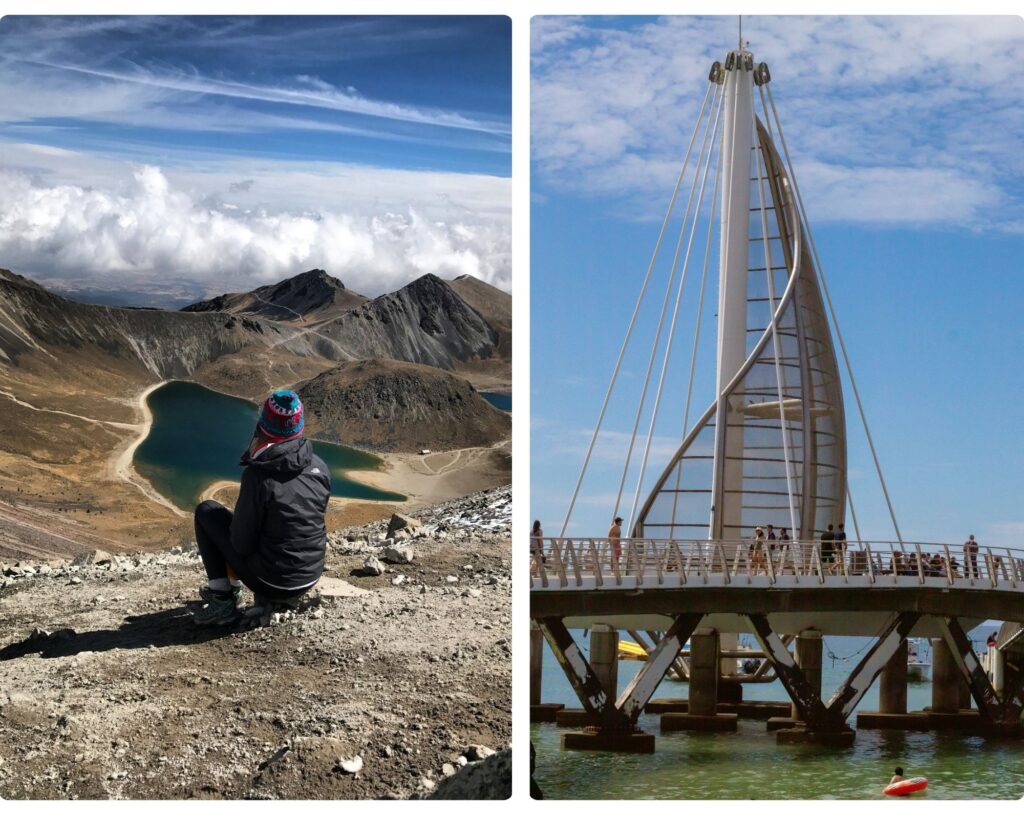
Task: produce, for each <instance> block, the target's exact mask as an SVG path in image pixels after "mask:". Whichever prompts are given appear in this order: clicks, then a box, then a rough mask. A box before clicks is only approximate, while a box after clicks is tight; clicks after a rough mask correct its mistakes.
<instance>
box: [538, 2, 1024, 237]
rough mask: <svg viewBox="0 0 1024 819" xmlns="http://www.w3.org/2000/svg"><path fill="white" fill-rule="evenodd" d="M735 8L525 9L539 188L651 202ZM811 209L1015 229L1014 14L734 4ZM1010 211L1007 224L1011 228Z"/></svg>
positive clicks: (677, 158) (1021, 111) (646, 208)
mask: <svg viewBox="0 0 1024 819" xmlns="http://www.w3.org/2000/svg"><path fill="white" fill-rule="evenodd" d="M735 24H736V21H735V18H732V17H730V18H722V17H712V18H697V17H667V18H662V19H660V20H658V21H656V22H653V23H645V24H639V25H638V24H635V23H634V22H633V21H631V20H626V21H622V22H620V21H616V20H608V19H606V18H588V19H586V20H582V19H580V18H535V20H534V24H533V48H534V53H533V66H534V77H533V85H532V95H531V97H532V103H531V104H532V121H531V127H532V130H533V139H532V147H533V159H534V162H535V163H536V168H537V170H538V171H539V173H538V177H539V179H540V180H541V184H542V191H541V192H543V190H544V189H547V190H549V191H550V190H553V189H562V190H566V191H575V192H578V193H585V194H586V195H588V196H593V195H595V194H598V195H601V196H603V197H607V198H608V199H609V200H613V201H617V202H619V203H621V202H622V200H625V201H626V202H627V204H628V210H629V211H630V212H632V213H635V214H637V215H638V216H639V217H641V218H648V217H652V216H654V215H655V214H658V215H660V213H661V212H662V209H663V208H664V205H665V204H666V202H667V196H668V192H669V191H670V189H671V185H672V183H673V181H674V179H675V176H676V174H677V173H678V167H679V163H680V162H681V160H682V154H683V152H684V151H685V148H686V144H687V141H688V140H689V136H690V133H691V131H692V128H693V125H694V122H695V119H696V117H697V113H698V111H699V108H700V104H701V100H702V99H703V96H704V91H705V89H706V86H707V82H706V78H707V73H708V68H709V66H710V64H711V62H712V61H713V60H716V59H717V60H721V59H722V58H723V57H724V54H725V52H726V51H727V50H728V48H730V47H733V44H734V43H735V36H736V35H735ZM744 35H745V36H746V37H748V38H749V39H750V40H751V49H752V51H753V52H754V55H755V59H756V60H759V61H760V60H765V61H767V62H768V64H769V66H770V67H771V72H772V77H773V82H772V89H773V93H774V95H775V97H776V100H777V104H778V107H779V115H780V117H781V119H782V123H783V126H784V128H785V131H786V137H787V141H788V143H789V147H790V150H791V152H792V153H793V158H794V162H795V165H796V170H797V175H798V180H799V182H800V183H801V187H802V191H803V193H804V196H805V198H806V199H807V200H808V207H809V210H810V215H811V217H812V219H813V220H814V221H816V222H822V221H829V220H839V221H845V222H869V223H893V222H895V223H899V224H956V225H962V226H967V227H970V228H986V227H996V228H1001V229H1006V230H1013V229H1019V224H1020V222H1021V219H1022V218H1024V203H1022V198H1021V196H1020V193H1019V191H1020V189H1021V185H1022V183H1024V165H1022V163H1021V160H1020V141H1021V136H1022V135H1024V107H1022V106H1021V99H1022V98H1024V75H1022V74H1021V72H1019V71H1012V70H1007V71H1000V72H997V73H995V74H994V73H993V66H996V65H1006V66H1010V65H1018V64H1020V63H1021V62H1022V57H1024V20H1021V19H1020V18H1015V17H981V16H974V17H970V16H967V17H848V18H837V17H822V18H815V17H749V18H744ZM1015 226H1016V228H1015Z"/></svg>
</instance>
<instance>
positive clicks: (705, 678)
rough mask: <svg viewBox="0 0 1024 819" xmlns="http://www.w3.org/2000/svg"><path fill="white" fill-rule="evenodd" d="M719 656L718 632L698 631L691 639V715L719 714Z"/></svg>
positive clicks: (703, 629) (712, 630) (701, 629)
mask: <svg viewBox="0 0 1024 819" xmlns="http://www.w3.org/2000/svg"><path fill="white" fill-rule="evenodd" d="M718 654H719V640H718V632H717V631H715V630H714V629H711V628H699V629H697V630H696V631H695V632H694V633H693V636H692V637H691V638H690V707H689V713H690V714H693V715H695V716H702V717H709V716H714V715H715V714H716V713H718V674H719V659H718Z"/></svg>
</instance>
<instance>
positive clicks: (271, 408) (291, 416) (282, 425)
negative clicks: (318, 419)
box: [256, 390, 306, 441]
mask: <svg viewBox="0 0 1024 819" xmlns="http://www.w3.org/2000/svg"><path fill="white" fill-rule="evenodd" d="M305 425H306V418H305V414H304V412H303V409H302V399H300V398H299V396H298V393H296V392H295V391H294V390H278V391H277V392H275V393H273V394H272V395H271V396H270V397H269V398H268V399H267V400H266V401H265V402H264V403H263V409H262V410H260V420H259V421H258V422H257V424H256V426H257V427H259V429H260V431H261V432H262V433H263V434H264V435H266V436H267V438H269V439H270V440H271V441H288V440H290V439H292V438H298V437H299V436H300V435H301V434H302V430H303V428H304V427H305Z"/></svg>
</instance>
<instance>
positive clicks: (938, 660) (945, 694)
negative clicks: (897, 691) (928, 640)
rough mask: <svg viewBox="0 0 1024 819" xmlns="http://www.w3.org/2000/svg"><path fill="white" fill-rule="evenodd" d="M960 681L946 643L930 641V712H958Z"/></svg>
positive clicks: (939, 640) (940, 640)
mask: <svg viewBox="0 0 1024 819" xmlns="http://www.w3.org/2000/svg"><path fill="white" fill-rule="evenodd" d="M960 679H961V675H960V669H959V668H957V667H956V661H955V660H954V659H953V653H952V652H951V651H950V650H949V646H947V645H946V641H945V640H942V639H938V640H932V711H935V712H938V713H940V714H955V713H956V712H957V711H959V710H960Z"/></svg>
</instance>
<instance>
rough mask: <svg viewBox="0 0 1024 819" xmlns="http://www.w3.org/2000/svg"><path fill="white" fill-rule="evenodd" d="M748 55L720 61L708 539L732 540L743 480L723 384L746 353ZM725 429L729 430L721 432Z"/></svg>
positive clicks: (739, 441)
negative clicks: (721, 86)
mask: <svg viewBox="0 0 1024 819" xmlns="http://www.w3.org/2000/svg"><path fill="white" fill-rule="evenodd" d="M753 67H754V60H753V56H752V55H751V54H750V52H749V51H745V50H743V49H737V50H736V51H732V52H730V53H729V55H728V57H727V58H726V62H725V69H726V72H725V110H724V116H725V127H724V129H723V131H722V146H721V152H722V153H721V155H722V210H721V230H720V231H719V236H720V237H721V240H720V241H721V245H720V247H721V251H720V255H719V272H718V276H719V288H718V367H717V373H718V382H717V396H718V399H719V402H718V410H717V414H716V419H715V469H714V478H713V491H712V503H713V506H712V513H711V526H710V531H709V537H712V538H715V539H723V538H724V539H735V538H739V537H740V536H741V535H742V532H741V531H740V504H741V502H742V494H741V490H742V484H743V460H742V459H743V418H742V416H741V415H739V414H738V413H736V412H734V411H733V410H732V409H731V408H730V406H729V401H728V398H727V396H726V395H725V390H726V387H727V386H728V385H729V382H730V381H732V379H733V377H734V376H735V375H736V373H738V372H739V370H740V367H741V366H742V365H743V362H744V360H745V359H746V356H747V350H746V346H747V344H746V342H747V270H748V262H749V258H748V255H749V249H750V244H749V230H750V227H749V225H750V158H751V150H752V148H753V146H752V144H751V143H752V138H753V136H752V135H753V125H754V123H753V117H754V107H753V88H754V80H753V74H754V72H753ZM727 427H728V428H729V429H730V430H731V434H729V435H728V436H726V435H725V434H724V432H725V430H726V429H727Z"/></svg>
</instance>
